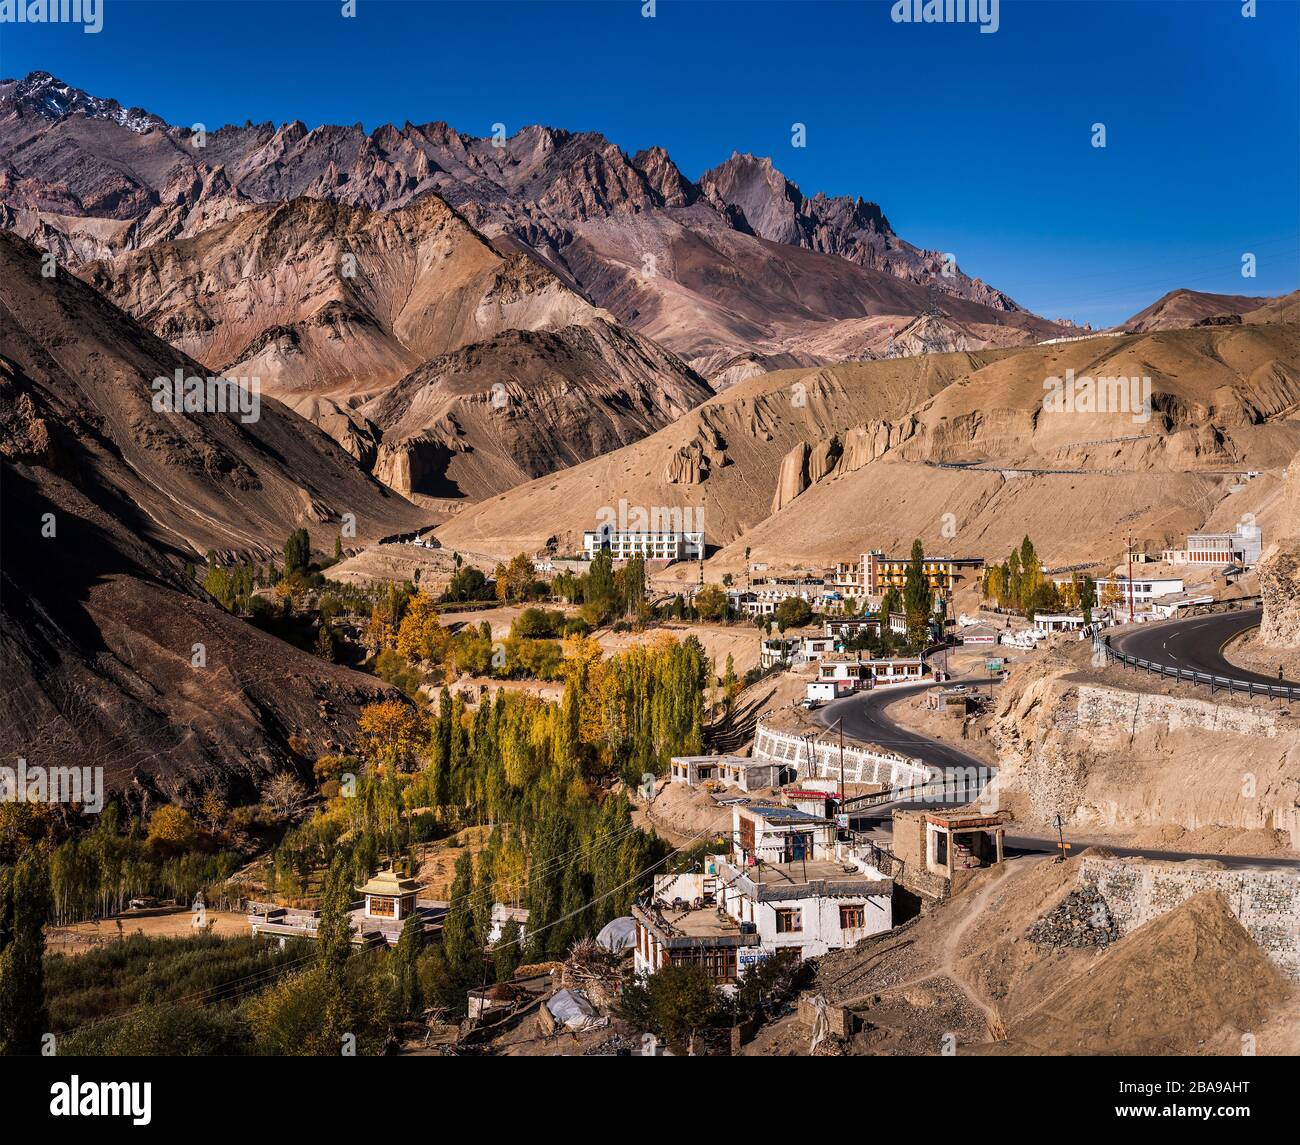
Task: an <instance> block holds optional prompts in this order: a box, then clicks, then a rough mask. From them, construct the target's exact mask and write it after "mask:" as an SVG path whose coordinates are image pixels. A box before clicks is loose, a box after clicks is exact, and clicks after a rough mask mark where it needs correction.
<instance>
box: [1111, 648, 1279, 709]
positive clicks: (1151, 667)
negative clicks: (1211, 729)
mask: <svg viewBox="0 0 1300 1145" xmlns="http://www.w3.org/2000/svg"><path fill="white" fill-rule="evenodd" d="M1102 647H1103V648H1105V649H1106V655H1107V656H1108V657H1109V658H1110V659H1112V660H1118V661H1120V663H1122V664H1127V665H1128V666H1129V667H1130V668H1133V669H1135V670H1137V671H1139V672H1146V673H1148V674H1149V675H1155V676H1165V677H1167V678H1168V679H1171V680H1186V681H1187V682H1188V683H1191V684H1205V685H1207V686H1208V687H1209V689H1210V691H1211V693H1214V692H1217V691H1219V690H1220V689H1223V690H1224V691H1226V692H1228V693H1229V694H1235V693H1237V692H1243V693H1245V694H1246V695H1248V696H1266V697H1268V698H1269V699H1274V700H1288V701H1297V700H1300V688H1293V687H1291V686H1290V685H1289V684H1261V683H1259V682H1258V681H1254V680H1237V679H1234V678H1233V677H1231V676H1215V675H1214V674H1212V673H1210V672H1195V671H1193V670H1192V669H1191V668H1174V667H1172V666H1171V665H1169V664H1157V663H1156V662H1155V661H1153V660H1143V659H1142V658H1141V657H1139V656H1130V655H1129V654H1128V653H1127V652H1121V651H1120V650H1119V649H1118V648H1112V647H1111V643H1110V637H1109V636H1107V637H1106V638H1105V640H1103V641H1102Z"/></svg>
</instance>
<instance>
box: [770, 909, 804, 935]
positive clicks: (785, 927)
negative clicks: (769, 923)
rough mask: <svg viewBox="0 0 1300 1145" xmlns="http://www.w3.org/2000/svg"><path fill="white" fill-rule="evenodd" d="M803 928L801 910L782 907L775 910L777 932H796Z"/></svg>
mask: <svg viewBox="0 0 1300 1145" xmlns="http://www.w3.org/2000/svg"><path fill="white" fill-rule="evenodd" d="M802 930H803V911H802V910H795V909H793V908H788V907H787V908H782V909H779V910H778V911H777V912H776V932H777V934H798V933H799V932H800V931H802Z"/></svg>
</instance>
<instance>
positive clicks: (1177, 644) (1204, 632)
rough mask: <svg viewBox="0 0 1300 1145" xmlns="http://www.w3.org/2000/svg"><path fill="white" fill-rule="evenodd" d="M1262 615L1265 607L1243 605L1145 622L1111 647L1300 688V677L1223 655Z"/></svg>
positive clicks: (1172, 665) (1114, 639)
mask: <svg viewBox="0 0 1300 1145" xmlns="http://www.w3.org/2000/svg"><path fill="white" fill-rule="evenodd" d="M1262 615H1263V611H1262V610H1261V609H1259V608H1243V609H1242V610H1241V611H1239V612H1216V613H1212V614H1210V615H1208V616H1193V617H1190V618H1189V619H1187V620H1168V621H1164V622H1162V623H1157V624H1144V625H1142V626H1141V627H1139V628H1135V629H1133V630H1132V631H1131V632H1124V633H1121V634H1120V635H1118V636H1114V637H1112V638H1111V647H1112V648H1114V649H1115V651H1117V652H1123V653H1124V654H1125V655H1128V656H1136V657H1138V659H1140V660H1149V661H1151V663H1153V664H1163V665H1165V666H1166V667H1169V668H1182V669H1185V670H1187V671H1191V672H1206V673H1208V674H1209V675H1211V676H1226V677H1228V678H1229V679H1232V680H1239V681H1241V682H1243V683H1247V684H1278V685H1284V686H1289V687H1292V688H1300V681H1295V680H1283V679H1279V678H1278V677H1277V676H1265V675H1261V674H1260V673H1259V672H1250V671H1247V670H1246V669H1245V668H1239V667H1237V666H1236V665H1235V664H1230V663H1229V662H1228V660H1227V659H1226V658H1225V657H1224V655H1223V648H1224V646H1225V645H1226V644H1228V642H1229V641H1231V640H1233V639H1234V638H1235V637H1237V636H1240V635H1241V634H1242V633H1243V632H1248V631H1249V630H1250V629H1252V628H1257V627H1258V626H1259V622H1260V618H1261V616H1262Z"/></svg>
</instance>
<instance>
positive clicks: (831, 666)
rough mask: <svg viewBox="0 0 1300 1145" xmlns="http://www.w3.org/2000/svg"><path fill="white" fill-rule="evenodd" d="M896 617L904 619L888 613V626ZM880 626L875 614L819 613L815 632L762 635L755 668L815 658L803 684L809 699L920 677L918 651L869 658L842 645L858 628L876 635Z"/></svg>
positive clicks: (925, 669) (829, 697) (924, 667)
mask: <svg viewBox="0 0 1300 1145" xmlns="http://www.w3.org/2000/svg"><path fill="white" fill-rule="evenodd" d="M896 622H897V623H903V622H904V618H903V617H901V616H899V617H891V618H890V626H891V628H892V627H894V624H895V623H896ZM880 626H881V618H880V617H879V616H873V615H870V614H867V615H863V616H834V617H831V616H828V617H825V618H823V620H822V631H821V632H820V633H812V634H803V635H799V636H774V637H768V638H766V639H764V640H762V641H761V642H760V645H759V667H760V668H762V669H763V670H765V671H766V670H767V669H770V668H775V667H776V666H777V665H778V664H784V665H787V666H790V667H794V666H798V665H801V664H813V663H815V664H816V665H817V670H816V678H815V679H814V680H812V681H811V682H809V684H808V687H807V697H806V698H807V699H808V700H809V701H811V702H821V701H824V700H834V699H838V698H840V697H841V696H847V695H851V694H852V693H854V692H858V691H862V690H864V689H868V688H875V687H879V686H882V685H888V684H901V683H915V682H916V681H918V680H921V679H923V678H924V677H925V676H926V674H927V672H928V671H929V669H928V667H927V665H926V663H925V661H924V659H922V658H921V657H920V656H885V657H872V656H870V655H868V654H867V653H865V652H862V651H848V650H847V649H846V645H848V644H850V643H852V642H853V641H854V640H855V639H856V638H857V637H858V636H859V635H860V634H862V633H863V632H864V631H866V632H872V633H876V634H879V632H880ZM898 630H899V629H897V628H895V631H898Z"/></svg>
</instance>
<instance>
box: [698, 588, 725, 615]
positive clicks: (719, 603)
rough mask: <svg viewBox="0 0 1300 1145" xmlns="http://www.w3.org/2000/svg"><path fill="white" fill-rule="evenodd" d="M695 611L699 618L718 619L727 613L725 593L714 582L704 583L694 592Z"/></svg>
mask: <svg viewBox="0 0 1300 1145" xmlns="http://www.w3.org/2000/svg"><path fill="white" fill-rule="evenodd" d="M694 604H695V611H696V613H698V614H699V617H700V619H701V620H708V621H718V620H723V619H725V617H726V615H727V608H728V601H727V594H726V592H724V591H723V590H722V589H721V588H719V587H718V586H717V585H716V584H706V585H705V586H704V587H703V588H701V589H700V591H699V592H697V593H696V594H695V601H694Z"/></svg>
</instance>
